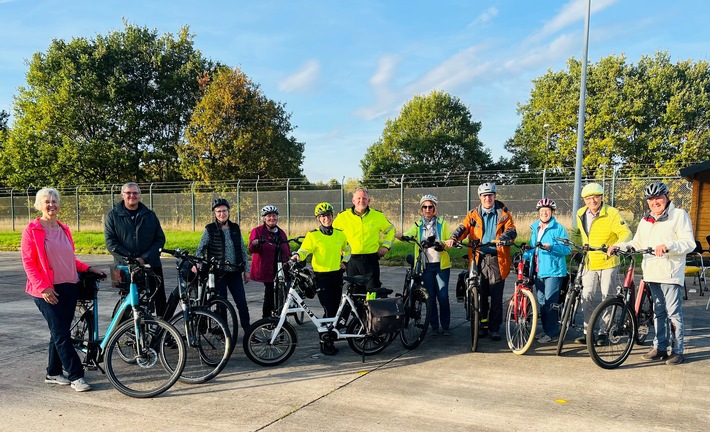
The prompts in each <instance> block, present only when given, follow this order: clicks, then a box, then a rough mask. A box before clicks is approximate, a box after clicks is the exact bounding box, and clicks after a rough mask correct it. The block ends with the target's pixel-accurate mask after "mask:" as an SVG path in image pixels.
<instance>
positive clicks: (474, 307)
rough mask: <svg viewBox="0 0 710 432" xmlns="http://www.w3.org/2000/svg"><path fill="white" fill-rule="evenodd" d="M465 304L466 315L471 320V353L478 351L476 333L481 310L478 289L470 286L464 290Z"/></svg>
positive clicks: (479, 322) (479, 323)
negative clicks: (466, 308) (466, 307)
mask: <svg viewBox="0 0 710 432" xmlns="http://www.w3.org/2000/svg"><path fill="white" fill-rule="evenodd" d="M466 297H467V300H466V304H467V306H468V311H467V312H466V315H467V316H468V317H469V319H470V320H471V339H470V340H471V352H476V351H478V332H479V326H480V325H481V310H480V306H479V304H478V288H477V287H476V286H475V285H471V286H469V287H468V289H467V290H466Z"/></svg>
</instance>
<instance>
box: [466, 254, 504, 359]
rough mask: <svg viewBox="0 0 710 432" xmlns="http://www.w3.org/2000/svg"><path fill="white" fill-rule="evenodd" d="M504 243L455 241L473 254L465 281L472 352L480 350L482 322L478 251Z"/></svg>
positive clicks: (467, 318)
mask: <svg viewBox="0 0 710 432" xmlns="http://www.w3.org/2000/svg"><path fill="white" fill-rule="evenodd" d="M504 244H505V243H503V242H500V243H499V242H490V243H478V242H473V243H468V244H467V243H462V242H460V241H454V244H453V246H454V247H455V248H463V247H467V248H469V249H471V251H472V252H473V254H472V259H471V260H470V261H469V265H468V274H467V275H466V278H465V279H464V281H465V283H466V294H465V296H464V305H463V306H464V309H465V310H466V321H470V322H471V333H470V336H471V338H470V347H471V351H472V352H476V351H477V350H478V339H479V334H478V332H479V328H480V322H481V294H480V291H479V288H480V287H481V275H480V273H479V271H478V263H477V262H476V261H475V257H476V249H480V248H482V247H485V246H498V245H501V246H503V245H504Z"/></svg>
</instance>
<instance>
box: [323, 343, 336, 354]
mask: <svg viewBox="0 0 710 432" xmlns="http://www.w3.org/2000/svg"><path fill="white" fill-rule="evenodd" d="M338 351H339V350H338V348H336V347H335V345H332V344H330V345H326V346H324V347H322V348H321V352H322V353H323V354H325V355H327V356H332V355H336V354H337V353H338Z"/></svg>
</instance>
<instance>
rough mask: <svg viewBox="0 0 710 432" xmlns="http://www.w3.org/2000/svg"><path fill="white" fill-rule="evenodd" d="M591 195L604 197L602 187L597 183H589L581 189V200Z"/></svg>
mask: <svg viewBox="0 0 710 432" xmlns="http://www.w3.org/2000/svg"><path fill="white" fill-rule="evenodd" d="M591 195H604V186H602V185H600V184H599V183H589V184H588V185H586V186H584V187H583V188H582V198H586V197H588V196H591Z"/></svg>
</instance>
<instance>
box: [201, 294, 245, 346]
mask: <svg viewBox="0 0 710 432" xmlns="http://www.w3.org/2000/svg"><path fill="white" fill-rule="evenodd" d="M207 309H208V310H209V311H210V312H212V313H215V314H217V316H218V317H219V318H221V319H222V320H223V321H224V323H225V324H226V325H227V329H229V335H230V336H231V337H232V351H234V347H235V346H236V345H237V337H238V336H239V319H238V318H237V311H236V310H235V309H234V306H232V303H230V302H229V300H227V299H226V298H224V297H222V296H219V295H215V296H212V298H210V300H209V302H207ZM230 354H231V353H230Z"/></svg>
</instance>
